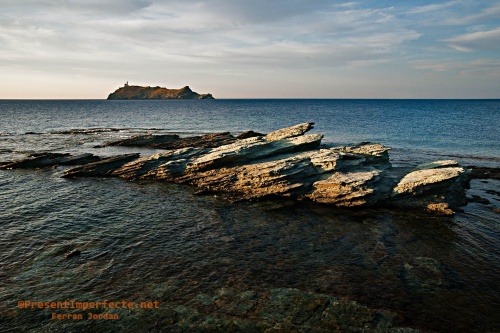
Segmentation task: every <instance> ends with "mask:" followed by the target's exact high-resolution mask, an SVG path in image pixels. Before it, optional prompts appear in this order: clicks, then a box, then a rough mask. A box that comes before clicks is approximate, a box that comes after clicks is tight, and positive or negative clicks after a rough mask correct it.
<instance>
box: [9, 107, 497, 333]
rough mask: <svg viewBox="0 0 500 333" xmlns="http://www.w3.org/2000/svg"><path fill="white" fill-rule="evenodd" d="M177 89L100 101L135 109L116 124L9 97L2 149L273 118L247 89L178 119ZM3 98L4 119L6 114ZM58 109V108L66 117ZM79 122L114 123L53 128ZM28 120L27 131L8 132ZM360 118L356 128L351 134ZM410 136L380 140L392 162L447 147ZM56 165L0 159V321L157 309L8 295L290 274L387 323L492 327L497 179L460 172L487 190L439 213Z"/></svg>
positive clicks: (56, 295)
mask: <svg viewBox="0 0 500 333" xmlns="http://www.w3.org/2000/svg"><path fill="white" fill-rule="evenodd" d="M182 102H183V101H180V102H179V103H178V105H182V106H183V108H184V109H183V108H179V109H178V110H177V111H175V112H174V111H168V110H167V111H166V112H171V113H172V114H174V113H176V112H177V113H176V116H175V117H173V116H172V115H170V116H166V115H165V114H163V113H161V114H160V112H159V111H158V110H156V109H155V107H156V106H158V105H161V106H162V107H165V104H160V103H158V102H157V103H150V104H148V103H146V104H144V105H147V106H148V107H144V105H143V106H142V107H141V108H139V109H137V105H141V104H140V103H132V104H126V103H121V104H116V105H120V107H122V106H123V108H124V109H126V110H125V112H130V113H129V116H130V115H131V114H134V115H135V117H136V118H137V119H142V117H143V116H142V114H146V115H149V116H148V117H146V118H147V119H146V118H144V119H143V120H142V121H141V122H140V123H139V124H137V126H136V127H134V126H131V125H133V124H131V122H132V121H133V120H131V119H128V120H127V119H126V117H125V116H123V115H122V114H121V113H118V112H117V110H115V111H109V114H107V113H106V112H105V111H103V110H102V109H101V111H100V113H99V112H97V111H95V110H94V111H89V110H93V109H92V107H94V106H95V105H101V104H102V105H106V104H105V103H106V102H104V101H84V102H75V103H74V104H71V103H70V102H69V101H60V102H59V101H54V102H50V101H47V102H41V103H40V105H42V106H43V105H45V104H44V103H47V105H45V106H44V107H42V108H40V110H39V113H37V112H35V111H33V109H32V110H31V114H30V112H28V111H29V110H25V109H22V110H23V111H22V112H21V111H19V109H17V110H11V111H9V112H10V113H9V114H8V115H6V113H5V108H4V109H2V112H4V113H2V117H3V118H2V120H6V122H4V121H2V125H1V126H2V129H1V132H2V133H3V135H2V136H0V144H1V146H0V147H1V149H2V151H0V157H1V158H2V160H4V161H5V160H9V159H12V158H14V157H18V156H24V155H26V154H27V153H29V152H34V151H40V150H50V151H61V152H77V151H78V152H81V151H92V152H97V153H98V154H100V155H112V154H115V153H120V152H123V151H130V150H127V149H125V148H105V149H95V148H92V147H93V146H94V145H96V144H99V143H102V142H105V141H109V140H111V139H115V138H118V137H127V136H130V135H133V134H137V133H145V132H155V133H159V132H169V133H170V132H181V133H205V132H210V131H215V130H217V131H219V130H228V129H230V128H231V126H234V129H235V130H236V131H243V130H245V129H254V130H258V131H269V130H271V129H276V128H278V127H282V126H281V125H278V124H277V122H278V120H277V119H275V118H272V117H271V118H272V120H269V119H268V118H266V117H268V116H269V113H268V111H262V112H263V113H264V114H259V113H257V110H258V109H260V108H262V109H264V110H267V109H266V108H267V107H271V106H272V105H278V106H279V101H268V102H265V103H264V102H262V101H256V102H254V103H255V105H254V104H252V105H251V107H249V108H250V109H251V111H248V112H250V114H251V115H252V116H248V117H246V116H243V115H239V116H237V115H234V114H233V113H230V112H228V111H226V109H227V110H229V109H230V107H229V106H227V105H226V106H225V108H224V109H223V110H222V111H220V114H219V113H218V112H217V111H216V110H211V111H210V112H209V114H210V113H212V114H213V115H212V116H208V115H198V116H199V117H198V118H199V119H191V118H193V117H192V112H195V111H194V110H191V111H189V110H187V111H186V110H185V109H189V108H188V107H187V106H186V105H190V104H182ZM219 102H220V101H219ZM1 103H6V102H0V104H1ZM9 103H14V104H15V103H18V104H20V105H23V103H27V104H30V103H31V104H30V105H35V104H36V103H35V102H33V101H29V102H25V101H16V102H9ZM51 103H52V104H51ZM68 103H69V105H70V106H72V108H71V109H68V108H69V107H68ZM79 103H81V105H85V107H83V106H81V105H80V104H79ZM239 103H240V104H238V103H237V102H236V101H229V102H228V105H233V106H234V110H235V113H237V111H238V108H237V107H236V106H237V105H240V107H241V103H242V102H239ZM287 103H288V102H287ZM303 103H305V102H303V101H300V102H298V105H295V106H294V107H292V109H294V110H298V109H301V108H303V107H304V105H309V106H308V108H309V109H308V108H306V111H308V112H309V111H310V112H313V114H314V112H315V111H314V110H315V108H318V110H323V109H327V108H328V106H325V105H324V104H323V105H322V104H321V103H320V101H312V102H310V104H307V103H306V104H303ZM315 103H317V105H316V104H315ZM325 103H326V102H325ZM328 103H330V102H328ZM328 103H326V104H328ZM342 103H345V102H343V101H342ZM356 103H358V102H356ZM359 103H361V104H362V105H365V104H366V103H365V102H363V103H362V102H359ZM384 103H386V102H382V105H383V104H384ZM429 103H431V104H432V101H431V102H429ZM467 103H469V102H467ZM470 103H472V104H474V103H475V102H470ZM485 103H486V102H485ZM497 103H498V102H497ZM7 104H8V103H7ZM49 105H52V106H49ZM53 105H59V107H58V108H54V107H53ZM78 105H80V109H79V107H78ZM93 105H94V106H93ZM113 105H115V104H113ZM149 105H151V106H149ZM199 105H201V104H196V108H198V107H199ZM209 105H212V104H209ZM235 105H236V106H235ZM270 105H271V106H270ZM311 105H313V106H314V105H316V106H314V107H312V106H311ZM485 105H489V104H488V103H486V104H485ZM493 105H497V106H498V104H495V103H493ZM278 106H275V108H278ZM286 106H287V107H289V106H290V104H287V105H286ZM106 107H107V106H106ZM113 107H114V106H113ZM282 107H283V105H282ZM344 107H345V108H347V106H344ZM377 107H378V108H381V106H380V105H379V106H377ZM134 108H136V109H135V111H134V113H132V110H133V109H134ZM142 108H144V109H142ZM168 108H174V107H173V106H171V105H169V106H168ZM160 109H161V108H160ZM155 110H156V111H155ZM311 110H312V111H311ZM244 111H245V110H242V111H241V112H244ZM19 112H20V114H21V116H20V117H19V120H18V121H17V122H16V121H14V120H13V118H14V116H13V115H14V114H16V113H19ZM78 112H80V113H78ZM148 112H150V113H151V114H157V118H158V119H161V124H162V126H159V122H160V121H154V119H150V118H154V117H153V116H151V114H149V113H148ZM162 112H163V111H162ZM182 112H187V114H185V115H184V116H182V118H183V120H184V121H185V122H186V124H184V125H182V123H181V122H180V120H179V119H173V118H176V117H177V118H179V117H181V116H180V114H182ZM196 112H199V111H196ZM245 112H246V111H245ZM283 112H284V111H283ZM304 112H305V111H304ZM317 112H318V113H320V111H317ZM373 112H376V111H373ZM392 112H393V113H397V112H396V111H394V110H393V111H392ZM399 112H401V111H399ZM82 113H83V114H82ZM49 114H51V115H50V116H49ZM309 116H311V114H309V113H307V114H303V113H302V114H291V115H290V117H289V118H287V122H290V123H287V124H283V125H284V126H286V125H290V124H293V123H296V122H300V121H303V120H304V119H305V118H307V117H309ZM65 117H67V118H69V119H68V121H67V122H65V119H64V118H65ZM172 117H173V118H172ZM205 117H208V118H205ZM443 117H444V116H443ZM443 117H442V119H444V118H443ZM234 119H236V120H234ZM238 119H239V120H238ZM249 119H250V120H249ZM216 120H219V121H220V122H219V123H217V122H216ZM222 120H224V121H222ZM305 120H313V121H316V122H317V126H316V129H315V130H314V131H315V132H316V133H324V131H322V130H321V127H322V126H325V125H321V122H320V120H317V119H305ZM495 121H497V120H494V119H493V120H490V121H489V122H490V123H493V124H494V123H495ZM481 122H482V123H487V122H488V121H486V120H481ZM332 123H334V122H332ZM463 125H464V124H463ZM189 126H191V127H192V129H189V128H188V127H189ZM331 126H332V128H331V129H330V130H329V131H327V135H326V137H330V138H331V139H330V142H337V141H338V142H351V141H364V140H372V139H373V138H377V137H379V138H382V137H383V136H386V138H388V140H389V141H390V140H395V141H397V140H396V137H397V136H394V135H393V134H391V133H386V134H380V133H370V130H369V129H368V128H362V129H355V130H353V131H352V132H349V131H347V130H346V129H344V133H343V132H340V134H337V133H338V132H335V131H334V129H333V128H334V127H335V126H336V125H331ZM380 126H382V127H383V126H388V125H382V124H381V125H380ZM447 126H448V127H450V126H452V124H448V125H446V126H445V127H447ZM464 126H472V127H473V126H478V125H477V124H475V125H464ZM92 127H100V128H105V127H111V128H121V129H122V130H121V131H96V132H95V133H92V134H83V133H69V134H55V133H53V132H57V131H63V130H68V129H71V128H82V129H83V128H92ZM131 128H134V129H132V130H131ZM144 128H148V129H149V130H144ZM152 128H155V129H154V130H153V129H152ZM30 131H33V132H37V133H42V134H24V133H26V132H30ZM348 132H349V133H348ZM365 132H366V134H368V135H367V136H368V138H366V139H363V138H361V136H362V135H364V134H365ZM8 133H10V134H8ZM342 133H343V134H342ZM336 135H338V136H336ZM434 135H435V136H439V135H437V134H434ZM464 135H467V136H474V135H483V134H475V133H466V134H464ZM497 135H498V133H497V132H495V133H493V134H492V133H486V134H484V135H483V137H482V139H481V140H484V141H485V142H486V141H488V140H489V139H488V138H494V137H495V136H497ZM377 141H382V143H386V142H384V141H383V140H377ZM417 141H418V140H417V139H416V138H414V137H412V136H409V137H408V138H407V141H405V140H402V139H400V140H399V141H397V142H398V143H397V144H396V146H398V147H399V148H396V149H395V152H394V153H396V154H395V155H396V158H393V162H395V163H400V164H410V165H411V164H414V163H416V162H418V161H425V160H430V159H436V158H441V157H436V155H446V154H448V153H447V151H448V150H447V148H450V147H449V146H446V145H445V144H444V143H443V142H446V140H444V141H443V140H438V141H435V142H434V141H433V142H434V145H435V146H439V145H442V146H440V147H438V148H436V147H435V146H433V145H430V146H427V145H426V144H425V143H421V144H420V145H419V144H416V145H415V146H413V145H412V146H411V147H412V149H411V150H410V149H408V148H405V147H406V145H407V144H408V142H417ZM424 141H425V142H430V141H432V140H430V139H429V140H424ZM424 141H423V142H424ZM497 142H498V141H497ZM386 144H387V143H386ZM496 144H497V143H494V142H489V143H487V144H485V145H484V147H483V146H481V147H480V148H478V149H477V150H475V152H474V155H471V154H470V152H469V151H468V150H467V147H468V145H472V144H471V143H470V142H469V143H460V142H459V143H457V145H455V147H456V146H459V149H458V148H456V151H454V150H453V151H451V150H452V149H450V154H458V155H460V156H461V158H463V159H464V160H465V161H467V162H471V164H476V165H486V166H490V165H496V166H498V163H497V160H496V159H498V158H499V156H498V151H495V150H494V149H493V148H495V145H496ZM478 146H479V145H478ZM134 151H135V150H134ZM143 153H144V154H146V153H152V152H151V151H143ZM429 153H430V154H429ZM467 156H469V157H467ZM482 161H486V162H484V164H481V163H483V162H482ZM63 170H64V169H63V168H56V169H51V170H0V188H1V191H0V217H1V219H0V228H1V231H2V232H1V233H0V265H1V266H0V267H1V269H0V281H2V283H1V284H0V302H1V304H2V307H1V308H0V331H6V332H8V331H12V332H17V331H33V332H49V331H68V330H76V331H80V330H83V329H85V330H90V331H98V332H100V331H103V332H104V331H109V329H115V330H116V331H121V330H127V329H130V330H132V327H134V328H135V330H136V331H137V328H139V331H140V330H141V329H143V330H146V329H152V327H157V329H158V326H154V323H152V322H151V320H152V319H151V316H152V315H153V314H154V316H155V318H154V320H155V321H156V322H157V323H159V324H158V325H160V326H161V325H167V323H165V322H163V321H162V318H165V317H164V313H163V312H161V311H159V312H152V311H151V312H138V311H128V312H127V313H126V312H120V315H121V319H120V320H119V321H117V322H115V323H113V324H112V326H109V325H111V324H106V323H103V322H88V321H81V322H76V323H69V322H61V321H57V320H51V319H50V316H51V311H50V310H37V309H35V310H26V309H19V308H17V302H18V301H19V300H32V301H52V300H55V301H58V300H59V301H62V300H65V299H69V300H71V299H76V300H81V301H101V300H104V299H109V300H122V299H126V300H130V301H136V302H140V301H149V300H159V301H160V302H161V304H162V305H163V306H166V305H169V306H170V305H172V306H174V305H176V306H186V307H196V306H198V304H199V299H200V297H201V296H200V295H213V294H215V293H217V292H218V291H220V290H221V288H224V289H230V290H233V291H234V292H242V291H249V290H251V291H255V292H267V291H269V290H271V289H275V288H297V289H299V290H302V291H307V292H314V293H318V294H325V295H331V296H336V297H344V298H346V299H349V300H355V301H357V302H358V303H359V304H362V305H366V306H368V307H370V308H374V309H382V310H387V311H390V312H392V313H395V314H396V315H397V317H396V322H397V324H398V325H400V326H408V327H413V328H418V329H421V330H424V331H425V330H430V331H437V332H449V331H454V332H487V331H491V332H493V331H498V330H499V327H500V320H499V317H498V313H500V301H499V300H500V285H499V283H498V276H499V273H500V245H499V244H500V228H499V218H498V214H497V213H494V211H493V209H494V208H499V207H500V197H499V196H498V195H497V194H494V192H492V190H497V191H498V189H499V188H500V186H499V185H500V182H499V181H495V180H481V181H480V180H473V182H472V184H471V189H470V190H469V192H468V195H469V196H472V195H479V196H481V197H483V198H487V199H488V200H489V201H490V204H487V205H485V204H479V203H469V204H468V205H467V206H465V207H464V211H463V212H461V213H458V214H456V215H455V216H454V217H453V218H436V217H432V216H429V215H426V214H417V213H415V212H397V211H391V210H382V209H380V210H360V211H344V210H339V209H332V208H330V207H326V206H322V205H313V204H305V203H299V204H296V203H290V202H258V203H252V202H243V203H238V204H231V205H230V204H228V203H227V202H225V201H224V200H223V199H221V198H219V197H216V196H202V197H200V196H195V195H194V194H193V193H194V191H195V189H193V188H190V187H187V186H183V185H176V184H168V183H159V182H127V181H123V180H119V179H93V178H90V179H76V180H69V179H63V178H60V176H61V174H62V173H63ZM487 191H488V192H489V193H488V192H487ZM72 249H79V250H80V251H81V255H79V256H75V257H73V258H70V259H65V258H64V253H66V252H67V251H69V250H72ZM206 311H208V313H209V314H211V315H213V316H217V315H219V314H220V313H218V311H219V310H218V308H216V307H214V308H210V309H209V310H206ZM107 325H108V326H107Z"/></svg>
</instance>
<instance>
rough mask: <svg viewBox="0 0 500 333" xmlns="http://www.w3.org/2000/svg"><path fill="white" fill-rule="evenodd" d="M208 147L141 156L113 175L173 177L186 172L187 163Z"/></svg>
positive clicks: (145, 177) (133, 177)
mask: <svg viewBox="0 0 500 333" xmlns="http://www.w3.org/2000/svg"><path fill="white" fill-rule="evenodd" d="M208 151H210V150H209V149H208V148H191V147H189V148H182V149H176V150H169V151H166V152H162V153H158V154H154V155H151V156H146V157H141V158H138V159H134V160H132V161H130V162H128V163H125V164H124V165H122V166H121V167H120V168H118V169H116V170H114V171H112V173H111V175H112V176H117V177H121V178H126V179H164V180H165V179H173V178H174V177H176V176H179V175H181V174H183V173H184V171H185V170H186V164H187V163H188V162H189V161H190V160H191V159H193V158H195V157H196V156H199V155H202V154H204V153H206V152H208Z"/></svg>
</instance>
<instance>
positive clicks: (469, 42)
mask: <svg viewBox="0 0 500 333" xmlns="http://www.w3.org/2000/svg"><path fill="white" fill-rule="evenodd" d="M446 42H447V43H448V45H449V46H450V47H452V48H454V49H455V50H458V51H464V52H469V51H480V50H500V28H497V29H494V30H489V31H479V32H473V33H470V34H466V35H462V36H458V37H455V38H451V39H448V40H446Z"/></svg>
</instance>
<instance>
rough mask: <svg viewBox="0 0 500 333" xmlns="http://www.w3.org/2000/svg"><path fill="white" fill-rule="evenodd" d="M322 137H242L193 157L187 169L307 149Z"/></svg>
mask: <svg viewBox="0 0 500 333" xmlns="http://www.w3.org/2000/svg"><path fill="white" fill-rule="evenodd" d="M322 138H323V135H321V134H309V135H303V136H300V137H290V138H284V139H280V140H276V141H271V142H269V141H268V140H267V139H264V138H262V137H254V138H248V139H243V140H239V141H237V142H235V143H233V144H230V145H225V146H221V147H218V148H215V149H213V150H212V151H210V152H209V153H208V154H205V155H203V156H200V157H198V158H195V159H194V160H193V161H191V162H190V163H189V164H188V171H193V170H196V171H200V170H207V169H214V168H217V167H222V166H225V167H227V166H231V165H233V164H235V163H239V162H246V161H252V160H259V159H263V158H266V157H270V156H276V155H283V154H288V153H292V152H299V151H303V150H309V149H312V148H316V147H318V146H319V145H320V143H321V139H322Z"/></svg>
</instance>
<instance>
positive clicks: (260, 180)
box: [0, 123, 484, 215]
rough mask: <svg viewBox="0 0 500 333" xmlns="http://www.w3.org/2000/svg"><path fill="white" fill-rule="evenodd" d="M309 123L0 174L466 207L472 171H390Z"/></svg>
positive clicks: (363, 149)
mask: <svg viewBox="0 0 500 333" xmlns="http://www.w3.org/2000/svg"><path fill="white" fill-rule="evenodd" d="M313 125H314V123H303V124H298V125H295V126H291V127H288V128H284V129H280V130H277V131H274V132H272V133H269V134H267V135H264V134H262V133H256V132H252V131H249V132H245V133H244V134H242V135H240V136H238V137H235V136H232V135H231V134H230V133H227V132H225V133H214V134H209V135H205V136H196V137H188V138H179V137H178V136H176V135H163V136H154V135H149V136H140V137H134V138H131V139H127V140H121V141H117V142H111V143H108V144H105V145H104V146H127V147H136V146H137V147H150V148H156V149H165V151H164V152H161V153H157V154H154V155H151V156H145V157H141V156H140V155H139V154H138V153H130V154H123V155H118V156H112V157H108V158H102V159H101V158H99V157H97V156H93V155H92V154H84V155H78V156H70V155H69V154H56V153H49V154H38V155H35V156H31V157H29V158H28V159H25V160H22V161H16V162H11V163H6V164H3V165H1V166H0V168H2V169H14V168H37V167H48V166H57V165H78V166H77V167H74V168H70V169H68V170H66V171H65V173H64V175H63V177H65V178H76V177H120V178H123V179H130V180H140V179H150V180H163V181H171V182H177V183H184V184H189V185H193V186H196V187H198V188H199V191H198V193H200V194H204V193H217V194H222V195H223V196H224V197H225V198H227V199H229V200H230V201H239V200H260V199H264V198H287V199H293V200H310V201H313V202H317V203H321V204H327V205H332V206H335V207H349V208H356V207H381V206H382V207H395V208H404V209H417V210H426V211H429V212H432V213H434V214H438V215H452V214H453V213H454V211H457V210H460V206H462V205H465V204H466V203H467V200H466V196H465V190H466V189H467V187H468V185H469V182H470V179H471V176H472V173H471V170H470V169H468V168H465V167H462V166H459V165H458V163H457V162H456V161H454V160H440V161H435V162H431V163H425V164H421V165H418V166H416V167H414V168H401V167H393V166H392V165H391V163H390V161H389V151H390V148H388V147H385V146H383V145H381V144H378V143H369V142H362V143H359V144H355V145H350V146H340V147H328V146H324V145H321V140H322V138H323V135H321V134H306V133H307V132H309V131H310V130H311V129H313ZM483 171H484V170H483ZM481 174H483V173H481Z"/></svg>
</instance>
